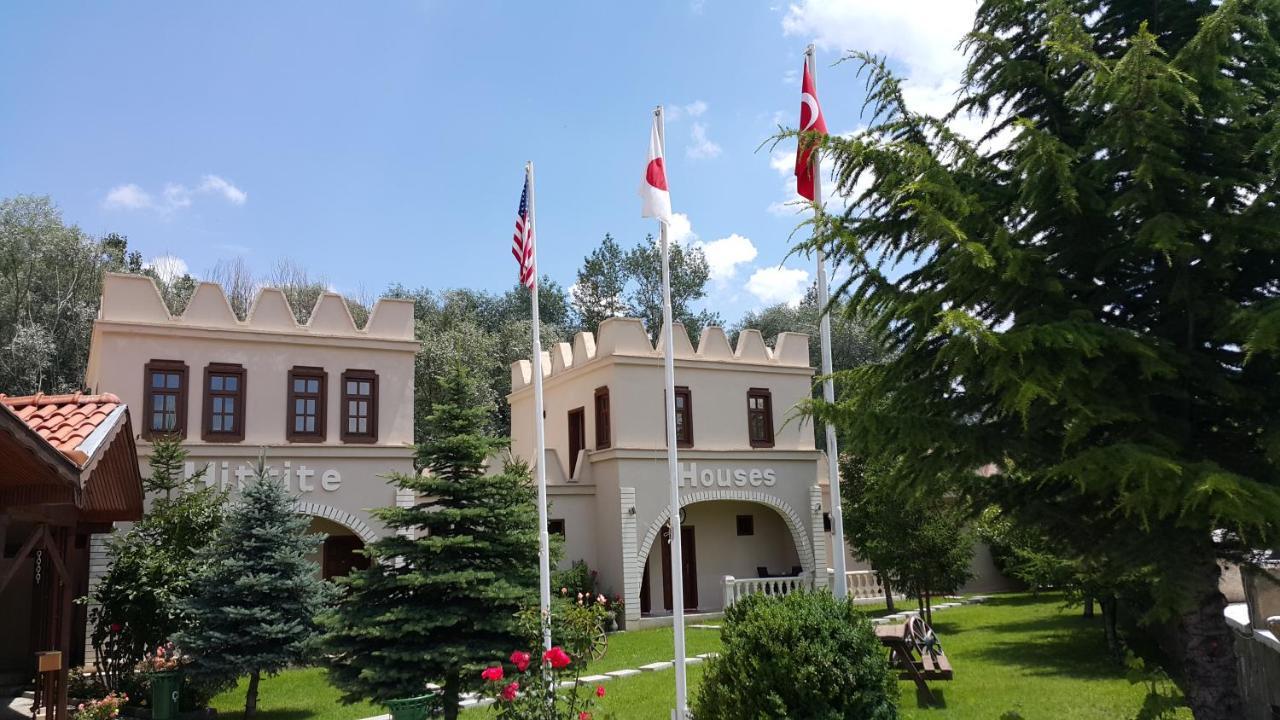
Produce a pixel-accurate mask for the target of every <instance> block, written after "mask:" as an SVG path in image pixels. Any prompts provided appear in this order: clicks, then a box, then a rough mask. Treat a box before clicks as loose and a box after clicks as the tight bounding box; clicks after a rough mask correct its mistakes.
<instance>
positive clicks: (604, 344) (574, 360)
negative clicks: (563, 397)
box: [511, 318, 809, 392]
mask: <svg viewBox="0 0 1280 720" xmlns="http://www.w3.org/2000/svg"><path fill="white" fill-rule="evenodd" d="M671 334H672V337H673V339H674V353H673V355H674V357H675V359H676V360H677V361H694V362H698V361H701V362H709V363H711V362H713V363H734V364H742V365H753V366H760V365H764V366H772V367H787V368H808V367H809V336H808V335H805V334H804V333H794V332H784V333H779V334H778V339H777V342H775V343H774V347H772V348H770V347H769V346H768V345H766V344H765V341H764V337H763V336H761V335H760V331H759V330H743V331H742V332H741V333H739V335H738V345H737V347H731V346H730V344H729V338H728V336H727V335H725V332H724V330H723V329H722V328H718V327H715V326H708V327H705V328H703V329H702V334H701V336H700V337H699V340H698V347H697V349H694V347H693V343H692V342H690V340H689V333H688V332H687V331H686V330H685V328H684V325H682V324H681V323H676V324H675V325H674V326H673V328H672V333H671ZM665 335H666V334H665V333H659V335H658V338H659V339H658V343H657V346H656V347H655V346H654V344H653V343H651V342H649V336H648V335H647V334H646V333H645V331H644V323H642V322H641V321H640V320H639V319H638V318H610V319H608V320H605V321H604V322H602V323H600V328H599V333H598V334H592V333H589V332H580V333H578V334H577V335H575V336H574V338H573V342H572V343H563V342H562V343H556V344H555V345H553V346H552V347H551V348H550V349H549V350H543V351H542V376H543V377H544V378H551V377H555V376H558V375H562V374H565V373H571V372H573V371H575V370H578V369H581V368H583V367H585V366H587V365H589V364H590V363H593V362H596V361H598V360H601V359H603V358H607V357H610V356H618V357H631V358H654V359H661V358H662V357H663V355H664V354H665V352H666V348H665V346H664V344H663V338H664V337H665ZM532 382H533V363H532V362H531V361H529V360H517V361H515V362H513V363H511V390H512V392H515V391H517V390H519V389H521V388H523V387H525V386H526V385H529V384H530V383H532Z"/></svg>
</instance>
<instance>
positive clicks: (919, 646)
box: [904, 615, 942, 656]
mask: <svg viewBox="0 0 1280 720" xmlns="http://www.w3.org/2000/svg"><path fill="white" fill-rule="evenodd" d="M904 639H905V640H906V641H907V644H908V645H910V646H911V647H913V648H914V649H915V651H916V652H917V653H919V654H920V655H921V656H923V655H924V654H925V653H926V652H927V653H930V654H932V655H934V656H936V655H937V654H938V653H940V652H942V643H940V642H938V636H937V635H936V634H935V633H934V632H933V628H931V627H929V623H927V622H925V621H924V618H921V617H920V616H918V615H913V616H912V617H910V618H909V619H908V620H907V631H906V633H905V634H904Z"/></svg>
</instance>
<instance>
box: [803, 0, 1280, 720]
mask: <svg viewBox="0 0 1280 720" xmlns="http://www.w3.org/2000/svg"><path fill="white" fill-rule="evenodd" d="M1278 37H1280V2H1277V0H1222V1H1221V2H1218V1H1217V0H1180V1H1169V2H1152V1H1151V0H1106V1H1104V0H985V1H984V2H983V3H982V4H981V6H980V8H979V11H978V14H977V17H976V20H975V27H974V30H973V32H972V33H971V34H970V35H969V36H968V37H967V39H966V41H965V45H964V47H965V49H966V51H967V52H968V57H969V65H968V69H967V71H966V74H965V82H964V85H963V87H962V90H961V92H960V93H959V95H958V96H957V105H956V108H955V110H954V111H953V112H954V113H958V114H959V113H965V112H974V113H977V114H978V115H980V116H985V117H987V118H989V119H990V120H991V121H992V122H993V123H994V125H995V127H996V132H995V133H993V134H992V135H991V136H989V140H995V142H985V143H981V144H975V143H973V142H971V141H970V140H969V139H967V138H965V137H963V136H960V135H958V134H956V133H954V132H952V131H951V130H950V129H948V126H947V125H946V124H945V123H944V122H942V121H941V120H939V119H935V118H932V117H928V116H925V115H921V114H918V113H916V112H913V111H912V110H911V109H910V108H909V107H907V106H906V104H905V102H904V100H903V92H902V87H901V85H900V83H899V81H898V80H897V79H896V78H895V77H894V76H893V75H892V73H890V72H889V71H888V70H887V68H886V67H885V65H884V63H883V62H882V61H881V60H879V59H877V58H874V57H871V56H867V55H864V54H855V55H854V56H853V58H852V59H854V60H855V63H856V64H857V65H858V66H859V67H860V68H861V69H862V70H863V71H865V72H866V73H867V74H868V76H869V86H868V88H869V106H870V109H871V110H872V112H873V114H874V117H872V119H871V124H870V126H869V127H867V128H866V129H865V130H863V131H860V132H857V133H855V134H854V135H852V136H850V137H830V138H826V139H818V138H803V140H805V141H819V142H823V143H824V144H825V147H826V149H825V150H824V152H825V154H826V156H827V157H829V158H830V159H831V161H832V162H833V164H834V175H835V179H836V184H837V186H838V188H839V190H840V191H841V192H844V193H854V194H856V197H855V202H852V203H850V207H849V208H848V209H847V210H846V211H843V212H840V213H836V214H831V215H827V216H825V217H824V218H821V219H819V220H816V221H815V222H814V240H813V241H812V242H811V243H809V247H812V246H813V244H820V245H822V246H823V247H824V248H825V249H826V250H827V251H828V253H830V254H831V255H832V256H833V257H834V259H835V260H837V261H839V262H842V263H845V264H847V265H848V266H850V267H851V269H852V273H851V275H850V277H849V279H848V281H847V282H846V283H844V284H843V285H842V286H841V287H840V288H839V289H838V292H837V296H838V297H840V298H841V300H844V301H848V302H849V307H850V309H851V310H852V311H854V312H858V313H859V314H860V315H861V316H862V317H868V318H873V319H874V321H875V323H876V325H875V328H876V330H877V331H878V333H879V334H880V335H882V336H883V337H884V339H885V340H886V341H887V343H888V345H887V346H888V348H889V350H890V356H889V358H888V359H887V360H885V361H883V362H881V363H878V364H874V365H870V366H867V367H864V368H859V369H856V370H854V371H851V372H849V373H848V374H847V376H846V378H845V379H846V382H847V385H846V392H845V394H844V395H843V397H842V399H841V400H840V401H839V402H838V403H837V405H836V406H835V407H831V408H823V407H821V405H820V404H819V412H818V414H819V416H821V417H830V418H832V419H834V420H835V421H836V422H838V423H840V424H841V425H843V426H844V430H845V433H844V435H843V437H845V438H846V442H848V443H849V449H850V450H851V451H852V452H856V453H858V454H859V455H862V456H863V457H865V458H867V459H868V461H877V460H879V461H883V464H885V465H886V466H889V467H893V468H894V469H895V476H896V478H897V480H899V481H900V482H903V483H931V482H933V481H934V479H937V478H945V479H946V480H947V481H948V482H949V481H950V480H951V479H952V478H953V477H954V473H955V472H956V471H957V469H962V468H972V469H976V468H978V467H980V466H983V465H986V464H987V463H992V464H994V466H995V468H996V469H997V470H998V471H999V474H998V475H997V476H996V477H995V478H991V479H985V478H982V477H979V476H977V475H971V476H969V480H967V481H966V482H967V483H968V484H969V486H970V487H969V489H971V490H973V491H975V492H978V491H982V490H986V491H990V493H991V496H992V497H994V498H995V499H996V501H997V502H998V504H1000V505H1001V506H1002V507H1003V508H1004V510H1005V511H1006V513H1007V515H1008V516H1009V517H1011V518H1013V519H1015V520H1017V521H1019V522H1023V523H1026V524H1033V523H1034V524H1036V525H1039V526H1040V527H1041V528H1042V529H1043V530H1044V531H1045V532H1046V533H1047V534H1048V535H1049V536H1050V537H1054V538H1056V539H1059V540H1060V541H1061V542H1063V543H1064V544H1067V545H1068V546H1069V547H1070V548H1071V549H1072V550H1074V552H1075V553H1076V554H1078V555H1079V556H1080V557H1082V558H1085V560H1086V561H1088V562H1090V563H1093V564H1095V566H1096V567H1098V568H1101V569H1103V570H1104V571H1105V572H1106V573H1108V574H1109V575H1110V576H1111V577H1114V578H1116V579H1117V581H1119V580H1120V579H1121V578H1125V577H1132V576H1133V575H1134V574H1135V572H1138V571H1141V572H1140V573H1139V574H1142V575H1144V576H1145V577H1146V578H1147V588H1146V590H1147V592H1148V593H1149V596H1150V598H1151V602H1150V603H1149V604H1148V605H1147V606H1146V607H1144V608H1141V609H1142V610H1149V613H1148V618H1147V619H1148V620H1155V619H1163V620H1165V621H1168V622H1169V623H1170V624H1171V625H1173V626H1174V627H1176V628H1177V632H1176V636H1175V637H1176V638H1177V645H1178V647H1179V652H1178V653H1177V655H1178V656H1179V660H1180V662H1181V665H1182V671H1183V672H1182V675H1183V677H1184V678H1185V684H1186V695H1187V698H1188V702H1189V704H1190V706H1191V708H1192V710H1193V712H1194V714H1195V717H1196V718H1198V719H1199V720H1209V719H1211V718H1223V719H1224V720H1225V719H1226V718H1236V717H1240V716H1241V715H1242V714H1243V711H1242V708H1241V699H1240V696H1239V692H1238V689H1237V687H1236V677H1235V670H1236V668H1235V661H1234V658H1233V650H1232V636H1231V634H1230V632H1229V631H1228V629H1227V626H1226V625H1225V623H1224V621H1223V614H1222V610H1223V606H1224V598H1223V595H1222V593H1221V592H1219V590H1218V579H1219V574H1220V573H1219V567H1218V565H1217V563H1216V562H1215V561H1216V560H1218V559H1220V558H1225V559H1236V558H1238V557H1240V556H1241V555H1243V554H1244V553H1245V551H1246V550H1247V549H1248V548H1251V547H1265V546H1269V545H1270V544H1272V543H1274V542H1275V541H1276V539H1277V518H1280V473H1278V472H1277V463H1278V462H1280V383H1277V382H1276V377H1277V374H1278V372H1280V362H1278V360H1280V358H1277V355H1280V270H1278V267H1280V264H1278V263H1280V207H1278V206H1277V187H1276V178H1277V171H1278V170H1280V123H1278V120H1280V43H1278V42H1277V38H1278ZM789 135H790V136H792V137H794V133H789ZM1004 139H1007V140H1008V143H1007V145H1006V144H1004V143H1003V142H1000V140H1004ZM860 182H865V183H866V184H865V186H860V184H859V183H860Z"/></svg>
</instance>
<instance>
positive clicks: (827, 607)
mask: <svg viewBox="0 0 1280 720" xmlns="http://www.w3.org/2000/svg"><path fill="white" fill-rule="evenodd" d="M722 635H723V641H724V647H723V649H722V650H721V653H720V656H719V657H718V658H715V659H713V660H711V661H710V663H709V664H708V665H707V670H706V672H705V673H704V675H703V680H702V687H701V689H700V690H699V692H698V695H697V697H696V698H695V700H694V704H693V708H692V710H693V715H694V717H695V718H696V719H697V720H766V719H767V720H778V719H779V718H794V719H795V720H895V719H896V718H897V717H898V710H897V698H898V683H897V679H896V678H895V677H894V674H893V673H892V672H890V669H889V664H888V660H887V658H886V653H885V650H884V648H883V647H882V646H881V645H880V642H879V640H877V639H876V636H875V631H874V630H873V629H872V626H871V623H870V622H869V621H868V620H867V618H866V616H864V615H863V614H862V613H861V612H859V611H858V610H857V609H856V608H855V607H854V605H853V604H851V603H847V602H846V603H841V602H839V601H837V600H836V599H835V598H833V597H832V596H831V595H830V594H828V593H825V592H798V593H792V594H790V595H786V596H784V597H766V596H764V595H753V596H750V597H747V598H745V599H743V600H740V601H738V602H736V603H734V605H733V606H731V607H730V608H729V610H728V611H727V612H726V613H725V623H724V628H723V630H722Z"/></svg>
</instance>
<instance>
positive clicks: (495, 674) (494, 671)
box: [480, 665, 502, 682]
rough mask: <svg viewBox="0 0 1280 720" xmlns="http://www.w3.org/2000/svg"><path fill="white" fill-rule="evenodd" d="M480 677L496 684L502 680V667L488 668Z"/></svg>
mask: <svg viewBox="0 0 1280 720" xmlns="http://www.w3.org/2000/svg"><path fill="white" fill-rule="evenodd" d="M480 677H481V678H483V679H485V680H488V681H490V682H496V681H498V680H501V679H502V666H501V665H495V666H494V667H487V668H485V669H484V672H482V673H480Z"/></svg>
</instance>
